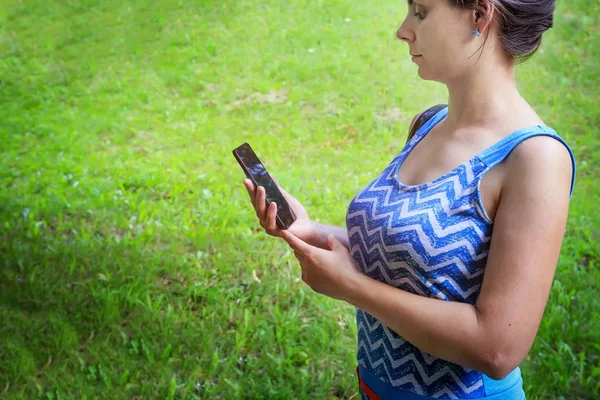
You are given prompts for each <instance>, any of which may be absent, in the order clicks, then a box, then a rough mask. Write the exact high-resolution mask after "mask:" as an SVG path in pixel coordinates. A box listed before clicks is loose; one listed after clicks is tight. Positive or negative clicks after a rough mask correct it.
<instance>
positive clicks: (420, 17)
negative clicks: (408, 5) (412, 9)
mask: <svg viewBox="0 0 600 400" xmlns="http://www.w3.org/2000/svg"><path fill="white" fill-rule="evenodd" d="M414 16H415V17H417V18H419V19H420V20H421V21H422V20H424V19H425V14H424V13H422V12H416V13H415V14H414Z"/></svg>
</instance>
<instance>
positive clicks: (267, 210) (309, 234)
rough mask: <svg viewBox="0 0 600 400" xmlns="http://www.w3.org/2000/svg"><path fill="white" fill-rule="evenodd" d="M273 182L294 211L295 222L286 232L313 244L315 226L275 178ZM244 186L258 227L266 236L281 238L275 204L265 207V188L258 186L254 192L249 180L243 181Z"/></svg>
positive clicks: (315, 232) (296, 201) (315, 233)
mask: <svg viewBox="0 0 600 400" xmlns="http://www.w3.org/2000/svg"><path fill="white" fill-rule="evenodd" d="M272 178H273V177H272ZM273 180H274V181H275V183H276V184H277V187H278V188H279V190H280V191H281V193H282V194H283V197H284V198H285V200H286V201H287V202H288V204H289V205H290V207H291V208H292V211H294V214H296V221H294V222H293V223H292V224H291V225H290V227H289V228H288V230H289V231H290V232H292V233H293V234H294V235H295V236H297V237H299V238H301V239H302V240H304V241H306V242H308V243H311V242H313V241H314V240H315V239H316V236H317V232H318V227H317V224H316V223H315V222H314V221H312V220H311V219H310V217H309V216H308V212H306V209H305V208H304V206H302V204H300V202H299V201H298V200H296V199H295V198H294V197H292V196H291V195H290V194H289V193H288V192H287V191H285V190H284V189H283V188H282V187H281V186H280V185H279V182H277V180H276V179H275V178H273ZM244 186H245V187H246V190H247V191H248V195H249V196H250V201H252V206H253V207H254V210H255V211H256V216H257V217H258V220H259V222H260V226H262V227H263V229H264V230H265V232H266V233H267V234H268V235H271V236H275V237H281V232H282V229H281V228H280V227H279V225H277V220H276V218H275V216H276V215H277V204H275V203H274V202H272V203H271V204H269V206H268V207H267V205H266V192H265V188H264V187H262V186H259V187H258V188H257V189H256V190H254V185H253V184H252V181H251V180H250V179H244Z"/></svg>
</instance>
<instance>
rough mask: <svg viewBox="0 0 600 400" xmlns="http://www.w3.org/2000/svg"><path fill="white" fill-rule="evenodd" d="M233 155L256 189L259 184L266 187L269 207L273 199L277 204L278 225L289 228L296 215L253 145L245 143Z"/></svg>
mask: <svg viewBox="0 0 600 400" xmlns="http://www.w3.org/2000/svg"><path fill="white" fill-rule="evenodd" d="M233 156H234V157H235V159H236V160H237V161H238V163H239V164H240V167H242V169H243V170H244V173H245V174H246V177H247V178H248V179H250V180H251V181H252V183H253V184H254V189H255V190H256V189H257V188H258V187H259V186H262V187H264V188H265V192H266V196H265V197H266V203H267V204H266V205H267V207H268V206H269V204H271V202H273V201H274V202H275V203H276V204H277V216H276V219H277V225H279V227H280V228H281V229H288V228H289V227H290V225H291V224H292V223H293V222H294V221H295V220H296V215H295V214H294V211H293V210H292V208H291V207H290V205H289V204H288V202H287V201H286V200H285V197H283V194H282V193H281V191H280V190H279V188H278V187H277V184H275V181H274V180H273V179H272V178H271V175H269V172H268V171H267V169H266V168H265V166H264V165H263V164H262V162H261V161H260V160H259V159H258V156H257V155H256V153H254V150H252V147H250V145H249V144H248V143H244V144H242V145H240V146H238V147H236V148H235V149H234V150H233Z"/></svg>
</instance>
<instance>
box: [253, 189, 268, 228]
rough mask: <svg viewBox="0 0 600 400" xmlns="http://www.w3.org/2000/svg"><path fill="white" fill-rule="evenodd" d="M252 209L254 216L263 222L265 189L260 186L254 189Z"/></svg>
mask: <svg viewBox="0 0 600 400" xmlns="http://www.w3.org/2000/svg"><path fill="white" fill-rule="evenodd" d="M254 208H255V209H256V216H257V217H258V219H259V220H260V222H265V219H266V217H267V215H266V214H267V205H266V192H265V188H264V187H262V186H259V187H258V189H256V200H255V202H254Z"/></svg>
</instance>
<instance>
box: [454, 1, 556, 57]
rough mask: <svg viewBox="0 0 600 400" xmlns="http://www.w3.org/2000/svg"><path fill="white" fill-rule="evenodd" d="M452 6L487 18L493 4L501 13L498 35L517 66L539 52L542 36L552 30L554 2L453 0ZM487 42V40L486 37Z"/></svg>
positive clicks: (499, 13) (498, 20)
mask: <svg viewBox="0 0 600 400" xmlns="http://www.w3.org/2000/svg"><path fill="white" fill-rule="evenodd" d="M449 1H450V4H452V5H453V6H455V7H459V8H462V9H467V10H475V11H476V12H477V13H478V14H479V15H481V16H485V14H486V13H488V12H490V11H489V10H490V6H491V5H493V6H494V8H495V10H496V11H497V12H498V15H499V17H498V19H497V22H498V34H499V37H500V41H501V43H502V46H503V48H504V51H505V52H506V53H507V54H508V55H509V56H510V57H512V59H513V60H514V62H515V63H521V62H523V61H526V60H527V59H529V58H530V57H531V56H533V55H534V54H535V52H536V51H537V50H538V49H539V47H540V45H541V43H542V34H543V33H544V32H546V31H547V30H548V29H550V28H552V25H553V21H554V20H553V18H554V9H555V4H554V3H555V2H554V0H449ZM486 39H487V38H486Z"/></svg>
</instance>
